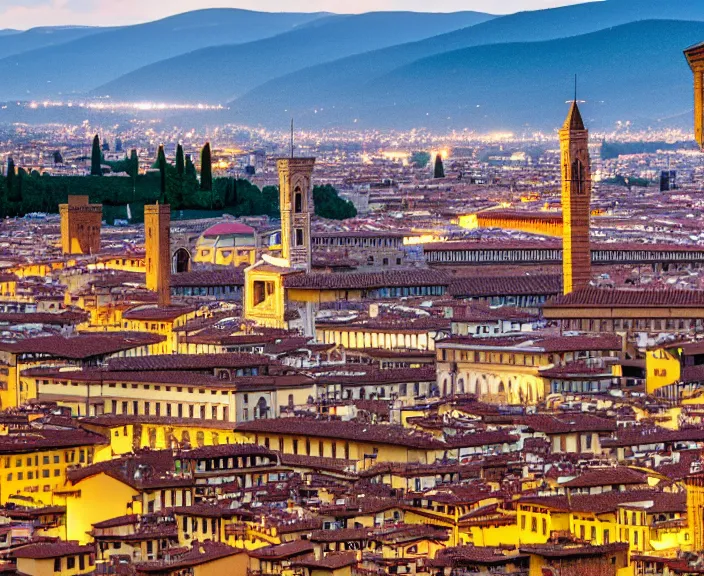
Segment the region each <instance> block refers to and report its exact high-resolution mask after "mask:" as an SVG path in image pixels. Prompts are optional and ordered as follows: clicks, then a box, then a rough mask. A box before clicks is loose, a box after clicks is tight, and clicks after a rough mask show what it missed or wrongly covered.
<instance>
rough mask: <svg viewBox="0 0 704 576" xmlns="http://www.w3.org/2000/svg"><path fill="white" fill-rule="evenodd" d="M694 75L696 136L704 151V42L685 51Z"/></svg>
mask: <svg viewBox="0 0 704 576" xmlns="http://www.w3.org/2000/svg"><path fill="white" fill-rule="evenodd" d="M684 55H685V56H686V58H687V62H688V63H689V67H690V68H691V69H692V73H693V74H694V136H695V138H696V140H697V142H698V143H699V146H701V147H702V149H704V42H702V43H700V44H696V45H695V46H692V47H691V48H687V50H685V51H684Z"/></svg>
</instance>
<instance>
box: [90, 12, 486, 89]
mask: <svg viewBox="0 0 704 576" xmlns="http://www.w3.org/2000/svg"><path fill="white" fill-rule="evenodd" d="M491 18H492V17H491V16H490V15H488V14H482V13H478V12H454V13H451V14H426V13H418V12H369V13H366V14H360V15H353V16H335V17H328V18H322V19H319V20H316V21H314V22H312V23H310V24H308V25H307V26H302V27H298V28H296V29H294V30H292V31H290V32H288V33H285V34H279V35H278V36H274V37H271V38H267V39H264V40H259V41H257V42H250V43H247V44H240V45H234V46H217V47H210V48H204V49H202V50H198V51H195V52H191V53H188V54H183V55H180V56H177V57H175V58H171V59H169V60H166V61H161V62H157V63H156V64H152V65H150V66H146V67H143V68H140V69H138V70H135V71H134V72H131V73H130V74H127V75H126V76H123V77H121V78H118V79H116V80H114V81H113V82H110V83H109V84H106V85H104V86H101V87H99V88H98V89H96V90H95V91H94V92H95V93H96V94H98V95H104V94H109V95H110V96H111V97H113V98H117V99H147V100H159V101H161V100H166V101H169V100H171V99H173V98H174V95H178V98H179V99H180V100H181V101H199V100H203V99H206V100H208V101H210V102H213V101H215V102H227V101H228V100H231V99H232V98H234V97H236V96H239V95H241V94H244V93H245V92H247V91H248V90H250V89H252V88H254V87H255V86H257V85H259V84H261V83H263V82H266V81H268V80H271V79H273V78H276V77H278V76H281V75H283V74H288V73H292V72H295V71H296V70H299V69H301V68H305V67H308V66H311V65H314V64H319V63H321V62H329V61H333V60H337V59H339V58H343V57H345V56H349V55H351V54H360V53H363V52H368V51H370V50H375V49H378V48H384V47H388V46H394V45H397V44H402V43H406V42H411V41H414V40H419V39H422V38H430V37H433V36H436V35H438V34H443V33H446V32H448V31H450V30H456V29H458V28H466V27H470V26H473V25H475V24H478V23H481V22H486V21H488V20H489V19H491Z"/></svg>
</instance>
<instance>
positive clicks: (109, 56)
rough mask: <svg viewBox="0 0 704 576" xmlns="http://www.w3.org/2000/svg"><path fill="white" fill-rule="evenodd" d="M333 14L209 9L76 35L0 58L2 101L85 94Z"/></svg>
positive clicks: (9, 37)
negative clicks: (163, 64)
mask: <svg viewBox="0 0 704 576" xmlns="http://www.w3.org/2000/svg"><path fill="white" fill-rule="evenodd" d="M327 16H329V14H326V13H312V14H303V13H284V12H282V13H268V12H252V11H249V10H235V9H231V8H225V9H206V10H197V11H194V12H187V13H185V14H179V15H176V16H171V17H169V18H164V19H163V20H158V21H155V22H148V23H146V24H138V25H134V26H123V27H119V28H113V29H109V30H105V31H99V32H97V33H91V32H84V33H83V35H80V34H79V33H78V32H74V34H76V35H78V36H79V37H77V38H74V39H72V40H70V41H67V42H63V43H60V44H49V45H45V46H42V47H38V48H34V49H30V50H25V51H22V52H20V53H16V54H13V55H12V56H6V57H5V58H2V59H0V77H1V78H3V82H2V83H0V100H13V99H23V98H24V99H37V98H47V97H57V96H61V95H67V94H83V93H86V92H88V91H90V90H91V89H93V88H95V87H97V86H100V85H101V84H103V83H105V82H108V81H110V80H112V79H114V78H117V77H119V76H121V75H122V74H125V73H127V72H130V71H132V70H134V69H136V68H138V67H140V66H144V65H146V64H150V63H152V62H157V61H159V60H164V59H167V58H171V57H173V56H176V55H178V54H183V53H186V52H190V51H193V50H197V49H199V48H203V47H206V46H218V45H222V44H235V43H241V42H253V41H255V40H260V39H262V38H266V37H268V36H275V35H278V34H281V33H284V32H287V31H289V30H291V29H292V28H295V27H296V26H301V25H304V24H307V23H309V22H312V21H314V20H316V19H318V18H324V17H327ZM69 30H73V29H69ZM78 30H81V29H78ZM94 30H95V29H94ZM29 32H32V31H31V30H30V31H28V32H25V33H23V34H21V35H20V36H24V35H25V34H28V33H29ZM61 33H62V34H63V33H66V31H62V32H61ZM16 37H17V35H10V36H5V37H0V41H5V42H6V43H10V42H12V40H13V39H14V38H16ZM0 53H1V52H0Z"/></svg>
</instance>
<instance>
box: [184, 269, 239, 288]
mask: <svg viewBox="0 0 704 576" xmlns="http://www.w3.org/2000/svg"><path fill="white" fill-rule="evenodd" d="M188 286H190V287H199V286H244V267H239V268H223V269H222V270H194V271H192V272H181V273H180V274H172V275H171V287H172V288H182V287H188Z"/></svg>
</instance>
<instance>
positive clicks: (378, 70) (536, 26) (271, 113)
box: [231, 0, 704, 125]
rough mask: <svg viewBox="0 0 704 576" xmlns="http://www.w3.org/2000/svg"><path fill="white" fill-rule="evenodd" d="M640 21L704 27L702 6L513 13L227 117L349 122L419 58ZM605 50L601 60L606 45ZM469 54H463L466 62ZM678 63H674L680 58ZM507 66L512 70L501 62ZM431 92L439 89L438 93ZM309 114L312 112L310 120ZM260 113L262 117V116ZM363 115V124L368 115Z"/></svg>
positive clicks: (248, 103)
mask: <svg viewBox="0 0 704 576" xmlns="http://www.w3.org/2000/svg"><path fill="white" fill-rule="evenodd" d="M647 19H669V20H671V19H680V20H698V21H704V2H702V1H701V0H668V1H667V2H663V1H662V0H606V1H604V2H593V3H586V4H578V5H573V6H566V7H562V8H552V9H547V10H536V11H530V12H519V13H517V14H512V15H509V16H504V17H501V18H496V19H494V20H491V21H488V22H485V23H482V24H478V25H476V26H473V27H471V28H467V29H463V30H457V31H455V32H450V33H448V34H443V35H440V36H435V37H433V38H428V39H426V40H422V41H419V42H414V43H408V44H403V45H399V46H393V47H390V48H386V49H383V50H376V51H373V52H368V53H364V54H359V55H355V56H350V57H347V58H344V59H340V60H335V61H333V62H329V63H324V64H320V65H318V66H312V67H309V68H305V69H303V70H299V71H298V72H297V73H296V74H290V75H287V76H282V77H281V78H278V79H275V80H273V81H271V82H268V83H265V84H263V85H262V86H260V87H258V88H257V89H255V90H253V91H252V92H251V93H250V94H247V95H246V96H244V97H242V98H241V99H239V100H237V101H235V102H233V103H232V104H231V106H232V108H233V110H234V112H235V114H234V117H235V118H238V119H242V120H243V121H244V120H246V121H257V122H273V123H274V124H276V125H278V124H280V122H281V121H282V119H283V118H284V117H287V116H290V114H291V112H292V111H293V112H294V113H295V114H296V115H297V116H299V117H300V116H301V115H308V116H310V117H311V118H313V120H311V121H315V122H316V123H324V122H326V121H329V120H331V118H332V112H331V110H332V109H333V107H334V109H335V110H336V111H337V112H336V114H337V117H338V119H342V117H343V116H344V121H345V122H348V121H351V120H353V119H354V117H356V115H354V114H352V113H351V111H352V110H357V107H356V106H357V103H359V102H363V101H366V99H367V96H368V92H369V90H370V87H372V86H373V87H374V88H373V91H374V92H376V91H377V90H378V88H377V87H376V83H377V79H379V78H381V77H383V76H385V75H387V74H390V73H391V72H392V71H393V70H395V69H397V68H400V67H402V66H405V65H408V64H411V63H412V62H414V61H416V60H419V59H421V58H425V57H428V56H432V55H434V54H442V53H445V52H450V51H453V50H458V49H462V48H469V47H473V46H481V45H489V44H502V43H507V42H535V41H543V40H551V39H558V38H565V37H569V36H574V35H578V34H585V33H589V32H595V31H598V30H604V29H608V28H611V27H614V26H619V25H621V24H625V23H629V22H634V21H641V20H647ZM682 45H683V47H685V46H686V45H687V44H686V42H683V43H682ZM604 50H605V54H608V51H606V47H604ZM471 55H472V53H468V57H469V56H471ZM521 58H522V54H521V53H520V52H517V53H516V54H514V55H513V56H511V61H512V62H513V65H515V66H517V67H518V66H520V64H521ZM677 64H680V62H679V60H678V61H677ZM507 67H508V68H510V67H511V65H510V64H507ZM573 73H574V70H573ZM441 82H442V81H441ZM432 91H433V92H438V91H441V87H439V86H438V87H436V88H433V90H432ZM320 108H324V109H325V110H327V113H326V114H323V115H322V116H321V115H320V110H319V109H320ZM342 108H344V109H346V110H349V111H350V114H345V115H342V114H341V112H340V110H341V109H342ZM315 109H318V113H316V114H314V115H313V114H312V113H313V111H314V110H315ZM264 110H266V114H263V112H264ZM328 113H329V114H328ZM365 117H366V118H367V119H368V118H369V115H365ZM335 121H336V122H337V121H338V120H335Z"/></svg>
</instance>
